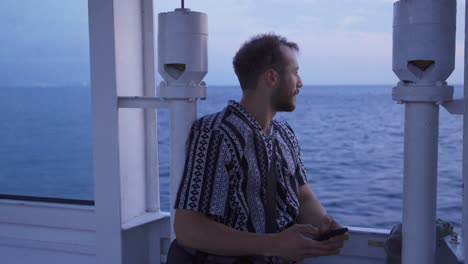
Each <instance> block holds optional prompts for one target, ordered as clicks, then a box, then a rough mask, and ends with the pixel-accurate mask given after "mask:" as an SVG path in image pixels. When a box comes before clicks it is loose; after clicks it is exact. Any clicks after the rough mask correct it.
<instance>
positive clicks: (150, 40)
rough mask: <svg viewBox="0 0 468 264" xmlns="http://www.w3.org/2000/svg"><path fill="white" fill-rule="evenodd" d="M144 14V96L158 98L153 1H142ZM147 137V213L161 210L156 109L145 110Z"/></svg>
mask: <svg viewBox="0 0 468 264" xmlns="http://www.w3.org/2000/svg"><path fill="white" fill-rule="evenodd" d="M142 12H143V15H142V16H143V21H142V22H143V23H142V24H143V30H142V31H143V64H144V67H143V70H144V73H143V81H144V84H143V85H144V95H145V96H149V97H155V96H156V70H155V66H156V65H155V50H154V9H153V0H142ZM145 137H146V140H145V142H146V145H145V148H146V155H145V156H146V184H145V186H146V211H147V212H157V211H159V210H160V202H159V193H160V192H159V162H158V132H157V114H156V110H155V109H145Z"/></svg>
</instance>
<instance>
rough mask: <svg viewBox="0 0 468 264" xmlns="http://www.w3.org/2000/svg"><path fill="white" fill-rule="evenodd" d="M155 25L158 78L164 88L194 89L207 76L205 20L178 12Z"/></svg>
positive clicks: (203, 16)
mask: <svg viewBox="0 0 468 264" xmlns="http://www.w3.org/2000/svg"><path fill="white" fill-rule="evenodd" d="M158 21H159V24H158V69H159V70H158V72H159V74H160V75H161V76H162V78H164V80H165V81H166V83H167V84H168V85H187V84H196V85H198V84H199V83H200V82H201V81H202V80H203V78H204V77H205V75H206V74H207V72H208V54H207V46H208V16H207V15H206V14H204V13H200V12H193V11H190V9H186V8H185V9H182V8H178V9H176V10H175V11H173V12H167V13H160V14H159V15H158Z"/></svg>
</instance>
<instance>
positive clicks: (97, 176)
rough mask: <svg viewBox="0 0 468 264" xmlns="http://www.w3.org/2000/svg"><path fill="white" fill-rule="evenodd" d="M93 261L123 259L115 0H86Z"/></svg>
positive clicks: (107, 261)
mask: <svg viewBox="0 0 468 264" xmlns="http://www.w3.org/2000/svg"><path fill="white" fill-rule="evenodd" d="M88 13H89V14H88V19H89V43H90V70H91V72H90V74H91V106H92V124H93V173H94V199H95V208H96V258H97V260H96V263H113V264H121V263H122V234H121V210H120V179H119V175H120V164H119V133H118V109H117V72H116V61H115V52H116V47H115V42H114V39H115V34H114V31H115V25H114V1H113V0H99V1H93V0H89V1H88Z"/></svg>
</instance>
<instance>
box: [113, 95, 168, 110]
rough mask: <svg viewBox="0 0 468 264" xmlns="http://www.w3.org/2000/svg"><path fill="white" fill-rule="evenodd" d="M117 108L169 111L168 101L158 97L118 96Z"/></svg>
mask: <svg viewBox="0 0 468 264" xmlns="http://www.w3.org/2000/svg"><path fill="white" fill-rule="evenodd" d="M119 108H149V109H169V101H168V100H166V99H163V98H160V97H143V96H119Z"/></svg>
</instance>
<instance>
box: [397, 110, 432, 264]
mask: <svg viewBox="0 0 468 264" xmlns="http://www.w3.org/2000/svg"><path fill="white" fill-rule="evenodd" d="M438 128H439V106H438V105H436V104H434V103H406V105H405V159H404V185H403V192H404V198H403V252H402V253H403V257H402V261H403V262H402V263H404V264H410V263H425V264H433V263H435V239H436V233H435V231H436V227H435V220H436V219H435V218H436V202H437V154H438V153H437V149H438Z"/></svg>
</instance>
